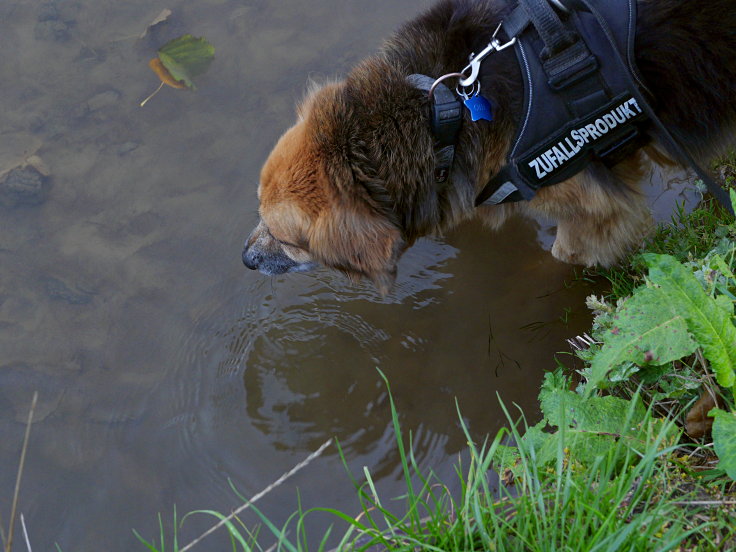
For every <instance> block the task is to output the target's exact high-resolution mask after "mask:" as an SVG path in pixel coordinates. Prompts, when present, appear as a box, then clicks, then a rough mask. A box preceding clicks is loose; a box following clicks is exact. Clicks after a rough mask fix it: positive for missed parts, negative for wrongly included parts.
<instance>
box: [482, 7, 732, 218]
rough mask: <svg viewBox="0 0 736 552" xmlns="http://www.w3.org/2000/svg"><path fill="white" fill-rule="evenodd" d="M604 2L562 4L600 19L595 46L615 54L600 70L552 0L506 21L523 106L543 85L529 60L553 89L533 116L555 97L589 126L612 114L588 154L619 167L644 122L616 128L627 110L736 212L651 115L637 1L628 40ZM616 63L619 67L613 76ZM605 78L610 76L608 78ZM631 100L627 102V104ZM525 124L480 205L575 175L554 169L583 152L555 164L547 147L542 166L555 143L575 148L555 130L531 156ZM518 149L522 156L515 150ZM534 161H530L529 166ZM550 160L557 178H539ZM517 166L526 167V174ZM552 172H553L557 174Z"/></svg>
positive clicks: (518, 10) (527, 195) (525, 195)
mask: <svg viewBox="0 0 736 552" xmlns="http://www.w3.org/2000/svg"><path fill="white" fill-rule="evenodd" d="M551 1H554V0H551ZM603 1H604V0H566V3H565V5H566V7H568V8H571V9H574V10H577V13H575V12H573V13H572V14H571V16H570V20H575V21H580V15H578V14H580V13H582V12H585V13H587V14H588V15H587V17H588V18H590V17H591V16H592V17H593V18H594V20H595V21H597V24H598V25H599V27H598V29H599V31H597V33H596V34H595V35H593V36H596V37H598V38H595V39H594V41H595V42H597V43H598V47H599V48H600V47H601V46H600V45H601V44H606V45H605V46H603V48H604V49H605V50H607V51H608V52H609V55H610V56H611V57H610V61H609V58H606V59H605V60H603V64H602V66H601V61H600V60H598V59H597V58H596V57H595V56H594V55H593V54H591V52H590V50H589V48H588V45H587V44H586V41H585V40H583V39H582V38H581V37H580V35H579V34H578V32H577V31H571V30H570V28H569V27H568V25H567V24H566V23H564V22H563V21H562V20H561V19H560V18H559V17H558V15H557V13H556V12H555V11H554V9H553V8H552V6H550V5H549V4H548V1H547V0H519V4H518V5H517V6H516V7H515V8H514V9H513V10H512V11H511V13H510V14H509V15H508V16H507V17H506V18H505V19H504V21H503V29H504V32H505V33H506V34H507V36H508V37H509V38H514V37H515V38H517V42H516V49H517V55H518V57H519V62H520V64H521V67H522V73H523V74H524V75H525V77H526V79H527V81H526V91H527V92H528V93H529V94H530V97H529V98H528V99H527V102H526V103H527V105H526V108H527V109H528V110H529V111H531V104H532V102H533V101H535V100H534V99H533V98H532V97H531V94H532V88H533V87H535V86H537V88H539V86H538V85H540V83H539V82H537V81H536V80H534V79H532V74H531V73H532V72H533V71H531V72H530V64H531V61H532V59H538V61H536V62H535V63H536V64H537V67H539V70H538V71H539V72H540V73H541V74H543V75H544V76H545V77H546V79H545V80H546V81H547V82H546V83H545V84H544V86H547V87H548V88H547V90H549V91H550V92H544V96H541V97H540V98H542V97H543V98H545V99H544V100H540V99H537V100H536V105H537V106H538V107H537V108H535V109H536V111H535V112H536V113H537V115H536V116H537V117H539V116H544V115H540V114H544V113H546V104H545V108H543V109H542V111H539V109H540V108H539V106H540V105H542V104H544V102H545V101H550V102H554V101H559V100H554V99H553V96H557V98H559V99H560V100H562V102H564V103H563V105H564V106H565V107H564V108H563V109H566V111H567V112H568V113H569V114H570V120H572V119H576V120H577V121H578V122H580V123H588V124H589V123H591V122H598V121H597V120H596V117H602V118H604V119H605V118H606V117H608V118H609V119H608V120H609V121H611V122H612V123H613V124H612V125H609V128H608V130H606V129H605V127H604V128H603V130H606V132H604V134H606V137H605V139H598V140H597V141H596V143H595V145H594V146H593V147H590V148H589V149H590V150H591V151H593V152H594V153H593V155H595V157H596V158H597V159H599V160H602V161H604V162H605V163H606V164H607V165H609V166H611V165H614V164H615V163H616V162H618V161H619V160H621V159H622V158H623V157H624V156H625V155H627V154H628V153H630V152H631V151H633V150H635V149H638V147H640V146H641V145H642V144H641V138H640V136H641V132H640V130H639V129H638V128H637V127H638V125H640V124H641V122H640V123H637V124H623V121H619V122H620V123H622V124H621V125H617V124H616V122H615V121H614V120H613V119H610V117H612V116H616V118H617V119H618V118H619V116H620V117H621V118H623V115H624V111H621V110H622V109H625V112H626V113H627V115H626V117H627V118H629V119H630V120H631V122H632V123H633V122H634V121H641V120H643V119H644V118H648V119H649V120H651V121H652V122H653V123H654V125H655V126H656V128H657V130H658V131H659V135H660V137H661V138H662V140H663V142H664V145H665V147H666V148H667V149H668V150H669V151H670V153H671V154H672V155H673V156H674V157H675V158H676V159H678V160H679V161H680V162H681V163H683V164H685V165H689V166H691V167H692V168H693V169H694V170H695V172H696V173H697V174H698V176H699V177H700V178H701V179H702V180H703V182H704V183H705V184H706V186H707V187H708V190H709V191H710V193H711V194H713V195H714V196H715V197H716V198H717V199H718V200H719V201H720V202H721V203H722V204H723V205H724V206H725V207H726V208H727V209H728V210H729V211H731V213H733V209H732V206H731V202H730V200H729V197H728V195H727V194H726V192H725V191H724V190H723V189H722V188H721V187H720V186H718V185H717V184H716V183H715V182H714V181H713V179H712V178H711V177H710V175H708V173H707V172H706V171H704V170H703V169H702V168H701V167H700V166H698V164H697V163H696V162H695V161H694V159H693V158H692V156H690V154H689V153H688V152H687V151H686V150H685V149H684V148H683V147H682V146H681V145H680V144H679V143H678V142H677V140H676V139H675V138H674V137H673V136H672V135H671V133H670V132H669V131H668V130H667V128H666V127H665V125H664V124H663V123H662V121H661V120H660V119H659V118H658V117H657V115H656V114H655V113H654V110H653V109H652V107H651V106H650V105H649V102H648V101H647V100H646V98H645V96H644V94H643V93H642V89H643V90H645V91H646V88H643V85H642V84H641V79H640V78H639V76H638V75H637V73H636V69H635V67H634V65H633V53H632V52H633V35H634V33H633V28H634V24H635V3H634V0H628V1H626V0H622V3H623V6H622V7H625V6H626V5H628V12H629V21H628V31H627V33H626V36H623V37H622V27H621V24H620V23H619V27H618V28H617V29H618V31H617V33H614V32H612V30H611V28H610V27H609V25H608V22H607V21H606V19H605V18H604V17H603V16H602V15H601V13H600V12H599V10H598V9H596V5H595V3H596V2H598V3H600V2H603ZM619 4H621V3H619ZM601 7H602V8H605V9H604V11H607V12H612V11H613V13H615V12H616V11H621V10H620V8H617V5H611V6H608V5H607V4H606V3H605V2H604V3H603V5H602V6H601ZM609 16H611V13H609ZM617 17H618V15H617ZM530 26H531V27H533V29H534V30H536V32H537V35H538V37H539V38H538V39H537V40H541V43H540V47H539V48H537V52H539V53H538V54H535V53H534V52H533V51H532V49H533V48H532V44H533V40H534V38H533V35H527V34H525V33H526V31H527V30H529V29H528V28H529V27H530ZM590 36H591V35H590V31H588V37H589V39H590ZM522 38H523V40H522ZM624 39H625V40H624ZM542 46H543V47H542ZM540 48H541V49H540ZM622 48H623V50H625V51H626V53H627V56H626V59H624V56H623V55H622V52H621V49H622ZM529 55H531V56H535V55H539V58H529V57H528V56H529ZM612 63H613V64H614V66H617V67H618V68H619V69H618V70H616V71H614V72H612V67H613V66H612V65H611V64H612ZM538 74H539V73H538ZM604 74H605V75H607V76H606V77H604V76H603V75H604ZM607 79H610V80H607ZM534 83H536V84H534ZM612 83H613V84H614V90H613V91H612V90H611V87H610V85H611V84H612ZM544 86H542V87H541V90H542V91H543V90H544ZM536 92H537V91H536V90H535V94H534V98H536ZM550 94H551V95H550ZM627 98H630V99H628V100H627ZM539 101H542V104H539ZM622 102H623V103H622ZM632 102H633V104H632ZM632 105H633V106H635V107H636V109H638V113H639V114H638V115H636V116H635V117H634V116H633V113H634V112H633V111H631V109H630V108H631V106H632ZM529 111H528V112H527V119H528V117H529ZM535 120H536V119H535ZM528 122H529V121H528V120H527V121H525V122H524V124H523V125H522V130H521V131H520V133H519V135H518V136H517V140H516V143H515V144H514V147H513V149H512V151H511V153H510V156H509V163H508V164H507V165H506V166H504V167H503V168H502V169H501V171H499V173H498V174H497V175H495V176H494V177H493V178H492V179H491V180H490V181H489V182H488V184H486V186H485V187H484V188H483V190H481V192H480V194H479V195H478V197H477V199H476V205H481V204H498V203H502V202H509V201H520V200H529V199H532V198H533V197H534V195H535V194H536V190H537V189H538V188H539V187H540V186H547V185H552V184H555V183H557V182H560V181H562V180H564V179H565V178H569V177H570V176H572V174H574V172H576V171H575V170H569V171H567V172H565V171H563V170H557V169H556V168H557V166H558V165H557V164H556V162H559V163H560V164H562V163H568V164H570V165H571V167H570V169H573V166H574V165H575V163H572V162H568V161H566V159H567V157H568V155H570V153H572V155H578V154H577V153H576V150H575V149H572V151H571V152H570V151H568V150H566V149H565V148H564V147H561V149H562V152H561V154H562V160H560V156H559V155H557V159H555V155H554V154H553V155H552V157H550V156H549V155H548V154H549V152H551V151H552V150H548V152H547V154H544V155H541V156H540V157H539V158H537V159H538V163H536V162H537V159H535V158H534V155H538V154H541V153H542V152H543V151H544V149H545V148H546V147H547V146H551V147H554V145H555V144H557V145H558V146H563V145H568V146H572V145H573V144H571V143H570V140H569V138H568V139H566V141H565V143H564V144H562V143H557V141H558V139H559V140H562V139H563V138H564V134H563V133H558V132H557V131H554V132H555V133H556V134H554V133H553V134H552V135H550V136H549V137H548V138H546V139H545V140H543V141H541V142H538V145H539V144H542V145H543V147H542V149H541V150H539V151H537V152H536V153H532V154H530V153H529V152H531V151H532V150H533V149H534V148H536V147H537V146H534V145H533V142H532V139H533V137H534V136H536V135H534V134H525V133H526V131H527V124H526V123H528ZM558 128H559V127H558ZM550 130H551V128H550ZM568 130H569V129H568ZM581 132H582V129H581ZM586 144H587V139H586ZM520 146H522V147H520ZM576 147H577V146H576ZM517 149H518V150H520V151H517ZM579 149H580V148H579V147H578V150H579ZM524 150H526V152H524ZM530 155H531V157H530ZM581 155H582V154H581ZM570 159H572V157H570ZM530 160H531V163H529V161H530ZM550 162H551V163H555V165H554V167H555V170H556V172H557V174H558V176H557V177H552V178H550V177H545V178H544V179H542V176H544V174H548V173H545V172H544V170H542V169H540V168H538V167H541V165H542V164H549V163H550ZM527 163H529V164H530V165H534V166H535V168H537V176H538V177H539V181H538V182H537V183H535V181H534V179H533V178H531V179H530V177H529V176H528V174H527V172H524V171H525V170H526V169H528V167H526V165H527ZM520 169H522V171H521V172H520ZM579 170H582V167H581V168H578V169H577V171H579ZM549 172H550V173H551V172H552V170H550V171H549ZM542 173H544V174H542Z"/></svg>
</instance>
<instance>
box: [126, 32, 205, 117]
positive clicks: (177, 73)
mask: <svg viewBox="0 0 736 552" xmlns="http://www.w3.org/2000/svg"><path fill="white" fill-rule="evenodd" d="M214 57H215V48H214V46H212V44H210V43H209V42H207V40H206V39H204V38H196V37H194V36H192V35H190V34H186V35H184V36H180V37H179V38H175V39H174V40H170V41H169V42H167V43H166V44H164V45H163V46H162V47H161V48H159V50H158V58H153V59H152V60H151V61H149V62H148V66H149V67H150V68H151V69H152V70H153V72H154V73H156V75H157V76H158V78H159V79H161V85H160V86H159V87H158V88H157V89H156V90H155V91H154V92H153V94H151V95H150V96H148V97H147V98H146V99H145V100H143V101H142V102H141V104H140V105H141V107H143V106H144V105H146V102H148V100H150V99H151V98H153V97H154V96H155V95H156V94H157V93H158V91H159V90H161V87H162V86H163V85H164V84H168V85H169V86H171V87H173V88H178V89H180V90H184V89H187V88H189V89H192V90H195V89H196V86H194V82H193V81H192V79H193V78H194V77H197V76H199V75H201V74H202V73H204V72H205V71H207V69H208V68H209V66H210V63H212V60H213V59H214Z"/></svg>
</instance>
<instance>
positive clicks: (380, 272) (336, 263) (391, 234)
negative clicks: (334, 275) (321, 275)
mask: <svg viewBox="0 0 736 552" xmlns="http://www.w3.org/2000/svg"><path fill="white" fill-rule="evenodd" d="M311 230H312V236H311V237H310V240H309V241H310V248H311V252H312V253H313V254H314V256H315V257H316V258H318V259H319V260H320V261H321V262H322V263H323V264H325V265H326V266H329V267H331V268H335V269H338V270H341V271H342V272H344V273H345V274H347V275H348V276H349V277H350V278H352V279H356V280H357V279H360V278H361V277H366V278H368V279H370V280H371V281H372V282H373V283H374V284H375V286H376V288H377V289H378V291H379V292H380V293H381V295H384V296H385V295H386V294H387V293H388V291H389V290H390V288H391V286H392V285H393V283H394V281H395V280H396V267H397V263H398V260H399V257H400V256H401V253H403V251H404V250H405V249H406V244H405V243H404V240H403V238H402V236H401V232H400V231H399V229H398V228H397V227H396V226H395V225H394V224H392V223H391V221H389V220H388V219H386V218H384V217H382V216H381V215H380V214H378V213H376V212H375V211H373V210H372V209H370V207H369V206H368V205H366V204H361V203H360V202H354V201H349V200H345V199H344V198H343V199H340V200H338V201H336V202H335V203H334V204H333V205H332V208H331V209H330V210H329V211H327V212H326V213H323V214H322V215H321V216H320V217H319V218H318V219H317V221H316V223H315V224H314V225H313V226H312V229H311Z"/></svg>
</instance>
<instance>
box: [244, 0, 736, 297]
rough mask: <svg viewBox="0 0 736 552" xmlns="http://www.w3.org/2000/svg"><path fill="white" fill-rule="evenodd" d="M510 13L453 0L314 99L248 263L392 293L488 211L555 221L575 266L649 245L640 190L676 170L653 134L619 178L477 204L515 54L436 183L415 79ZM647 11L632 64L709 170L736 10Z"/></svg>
mask: <svg viewBox="0 0 736 552" xmlns="http://www.w3.org/2000/svg"><path fill="white" fill-rule="evenodd" d="M505 5H506V2H504V1H503V0H476V1H470V0H442V1H440V2H439V3H438V4H437V5H436V6H435V7H434V8H432V9H431V10H429V11H428V12H427V13H425V14H424V15H422V16H420V17H419V18H417V19H416V20H414V21H412V22H410V23H408V24H407V25H405V26H404V27H403V28H401V29H400V30H399V31H398V32H397V33H396V34H395V35H394V36H393V37H392V38H391V39H389V40H388V41H387V42H386V44H385V45H384V47H383V50H382V51H381V52H380V53H379V54H378V55H375V56H373V57H370V58H368V59H366V60H365V61H363V62H362V63H361V64H360V65H358V66H357V67H356V68H355V69H354V70H353V71H352V72H351V73H350V74H349V75H348V77H347V78H346V79H345V80H344V81H342V82H338V83H334V84H329V85H326V86H324V87H322V88H319V89H317V90H315V91H313V92H311V93H310V94H309V95H308V97H307V98H306V99H305V100H304V102H303V103H302V105H301V106H300V108H299V110H298V121H297V123H296V124H295V125H294V126H293V127H292V128H291V129H289V130H288V131H287V132H286V133H285V134H284V135H283V136H282V137H281V139H280V140H279V142H278V143H277V144H276V147H275V148H274V150H273V152H272V153H271V155H270V157H269V158H268V160H267V162H266V164H265V166H264V168H263V171H262V174H261V182H260V186H259V190H258V193H259V198H260V215H261V221H260V223H259V224H258V226H257V227H256V229H255V230H254V231H253V232H252V234H251V235H250V237H249V238H248V240H247V242H246V246H245V250H244V251H243V261H244V263H245V264H246V266H248V267H249V268H254V269H260V270H261V272H264V273H266V274H281V273H284V272H289V271H299V270H308V269H310V268H312V267H313V266H315V265H316V264H322V265H324V266H327V267H331V268H335V269H339V270H341V271H343V272H345V273H347V274H348V275H350V276H352V277H368V278H370V279H371V280H373V281H374V282H375V284H376V285H377V287H378V288H379V289H380V290H382V291H384V292H385V291H386V290H387V289H388V288H389V287H390V285H391V283H392V282H393V280H394V278H395V274H396V265H397V262H398V259H399V257H400V256H401V254H402V253H403V252H404V251H405V250H406V249H407V248H408V247H409V246H410V245H411V244H412V243H413V242H414V241H415V240H416V239H417V238H419V237H421V236H424V235H428V234H433V233H437V232H439V231H442V230H444V229H447V228H449V227H452V226H454V225H456V224H458V223H459V222H460V221H462V220H464V219H468V218H470V217H472V216H476V215H478V216H481V217H482V218H483V219H484V220H485V221H486V222H487V223H488V224H489V225H490V226H491V227H494V228H495V227H498V226H499V225H501V224H502V223H503V221H504V220H505V219H506V218H507V216H508V215H509V214H510V213H512V212H514V211H518V212H522V213H528V214H535V213H537V214H540V213H541V214H544V215H546V216H548V217H550V218H552V219H554V220H556V221H557V236H556V240H555V243H554V246H553V247H552V254H553V255H554V256H555V257H556V258H558V259H560V260H563V261H566V262H570V263H576V264H585V265H594V264H600V265H604V266H608V265H611V264H612V263H615V262H616V261H617V260H618V259H619V258H620V257H621V256H622V255H623V254H624V253H625V252H626V251H628V250H629V249H631V248H632V247H633V246H635V245H637V244H638V243H640V241H641V239H642V237H643V236H644V235H645V234H646V233H647V232H648V231H649V230H650V228H651V226H652V222H651V216H650V214H649V210H648V208H647V204H646V200H645V198H644V197H643V195H642V194H641V193H640V192H639V191H638V182H639V180H640V178H641V176H642V174H643V171H644V168H645V164H646V163H649V162H651V160H654V161H656V162H659V163H670V162H671V161H669V159H668V157H667V156H666V155H665V154H664V153H662V152H663V149H662V148H661V147H660V146H659V145H658V141H657V136H656V135H655V134H653V135H652V137H651V141H650V142H649V144H648V145H647V146H646V147H645V148H644V149H643V150H640V151H639V152H638V153H637V154H636V155H634V156H632V157H630V158H628V159H626V160H625V161H624V162H622V163H620V164H618V165H616V166H615V167H614V168H613V169H611V170H609V169H606V168H605V167H603V166H601V165H596V164H593V165H590V167H589V168H588V169H587V170H586V171H585V172H583V173H580V174H578V175H577V176H575V177H574V178H572V179H570V180H568V181H565V182H563V183H560V184H557V185H554V186H550V187H547V188H543V189H542V190H540V192H539V193H538V194H537V196H536V197H535V198H534V199H533V200H532V201H530V202H520V203H513V204H505V205H500V206H495V207H482V208H475V207H474V199H475V197H476V195H477V194H478V192H479V191H480V189H481V188H482V187H483V186H484V184H485V183H486V182H487V181H488V179H489V178H490V177H491V176H493V175H494V174H495V173H496V172H497V171H498V170H499V168H500V167H501V166H502V165H503V163H504V159H505V156H506V154H507V149H508V147H509V145H510V142H511V141H512V140H513V138H514V135H515V132H516V127H517V124H518V121H519V119H520V114H521V110H522V101H523V100H522V96H523V86H522V82H521V74H520V71H519V68H518V66H517V61H516V57H515V55H514V53H513V52H512V51H511V50H512V49H511V48H510V49H508V50H504V51H502V52H498V53H495V54H493V55H491V56H489V57H488V58H486V60H485V61H484V76H483V79H482V89H483V92H484V95H487V96H488V97H491V98H492V99H493V101H494V102H495V104H496V106H497V109H496V118H495V120H494V121H493V122H490V123H489V122H486V121H480V122H477V123H473V122H471V121H470V120H469V118H468V117H467V115H466V119H465V121H464V124H463V128H462V131H461V133H460V136H459V140H458V147H457V155H456V158H455V162H454V166H453V170H452V173H451V178H450V180H449V182H448V184H446V185H444V186H441V187H438V186H437V185H436V184H435V183H434V177H433V171H434V166H435V162H434V154H433V138H432V134H431V131H430V128H429V122H428V103H427V94H426V93H425V92H421V91H419V90H417V89H415V88H413V87H412V86H411V85H409V84H408V83H407V81H406V77H407V75H410V74H413V73H421V74H425V75H431V76H439V75H444V74H446V73H451V72H455V71H458V70H459V69H461V68H462V67H464V66H465V65H466V63H467V59H468V55H469V54H470V53H471V52H474V51H478V50H479V49H480V48H482V47H483V46H484V45H485V44H486V43H487V42H488V38H489V36H490V35H491V34H492V32H493V30H494V29H495V28H496V26H497V25H498V23H499V21H500V19H501V16H502V11H503V10H504V9H506V8H505ZM638 9H639V17H638V22H637V40H636V63H637V65H638V67H639V70H640V73H641V74H642V76H643V79H644V82H645V84H646V86H647V87H648V88H649V90H650V91H651V92H652V93H653V96H654V108H655V111H656V112H657V114H658V115H659V117H660V118H661V120H662V121H663V122H664V123H665V125H667V127H668V128H669V129H670V131H671V132H672V134H673V135H675V136H676V137H677V138H678V139H679V140H680V141H681V142H682V143H683V144H684V145H685V147H686V148H687V149H688V150H689V151H690V152H691V153H692V154H693V155H694V156H695V158H696V159H697V160H698V161H700V162H701V163H706V164H707V163H709V161H710V159H711V158H712V157H713V156H715V155H716V154H718V153H719V152H720V151H722V150H720V149H719V148H724V147H727V146H729V145H730V144H733V134H732V131H733V128H734V126H733V125H734V122H735V121H736V101H735V100H736V0H708V1H707V2H702V1H698V0H639V3H638ZM483 239H490V238H488V237H484V238H483Z"/></svg>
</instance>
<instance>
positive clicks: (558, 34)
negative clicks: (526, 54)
mask: <svg viewBox="0 0 736 552" xmlns="http://www.w3.org/2000/svg"><path fill="white" fill-rule="evenodd" d="M519 5H520V6H521V7H522V8H523V9H524V10H525V11H526V12H527V14H529V19H530V20H531V22H532V23H533V24H534V27H535V28H536V29H537V32H538V33H539V36H540V38H541V39H542V41H543V42H544V45H545V49H544V51H543V52H542V55H543V56H544V57H552V56H556V55H557V54H559V53H560V52H562V51H563V50H565V49H566V48H568V47H569V46H571V45H572V44H573V43H574V42H575V41H576V40H577V37H576V36H575V33H573V32H571V31H569V30H568V28H567V27H566V26H565V25H564V24H563V23H562V21H561V20H560V18H559V17H558V16H557V13H555V10H554V9H552V6H550V5H549V3H548V2H547V0H520V2H519Z"/></svg>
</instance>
